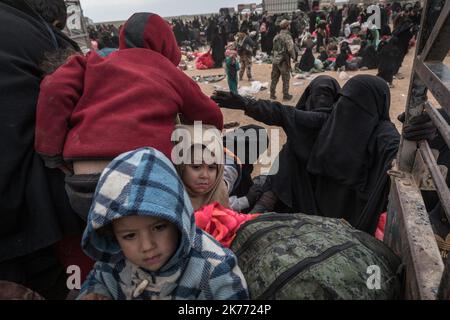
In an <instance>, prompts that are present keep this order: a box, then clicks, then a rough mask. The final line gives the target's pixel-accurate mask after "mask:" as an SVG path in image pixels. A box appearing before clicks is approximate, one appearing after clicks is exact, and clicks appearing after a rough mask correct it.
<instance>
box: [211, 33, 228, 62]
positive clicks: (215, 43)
mask: <svg viewBox="0 0 450 320" xmlns="http://www.w3.org/2000/svg"><path fill="white" fill-rule="evenodd" d="M211 49H212V56H213V60H214V67H215V68H221V67H222V64H223V61H224V60H225V43H224V42H223V37H222V34H220V32H219V28H218V27H217V26H216V27H215V28H214V31H213V38H212V42H211Z"/></svg>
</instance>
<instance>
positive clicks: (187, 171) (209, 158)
mask: <svg viewBox="0 0 450 320" xmlns="http://www.w3.org/2000/svg"><path fill="white" fill-rule="evenodd" d="M190 153H191V154H190V157H188V159H190V161H189V163H185V164H182V165H178V166H177V171H178V173H179V175H180V178H181V180H182V181H183V184H184V186H185V188H186V191H187V192H188V194H189V197H190V198H191V201H192V205H193V207H194V210H198V209H200V208H201V207H202V206H204V205H206V204H210V203H212V202H219V203H221V204H222V205H224V206H226V207H228V192H227V187H226V185H225V183H224V181H223V164H220V163H219V162H220V160H219V159H218V158H217V157H216V156H215V154H214V152H212V151H211V150H209V149H207V148H205V147H204V146H203V145H194V146H192V148H191V149H190Z"/></svg>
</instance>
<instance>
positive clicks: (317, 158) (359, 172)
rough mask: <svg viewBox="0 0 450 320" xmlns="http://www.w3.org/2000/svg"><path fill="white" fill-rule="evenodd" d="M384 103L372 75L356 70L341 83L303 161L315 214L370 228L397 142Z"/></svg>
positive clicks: (382, 202) (383, 89)
mask: <svg viewBox="0 0 450 320" xmlns="http://www.w3.org/2000/svg"><path fill="white" fill-rule="evenodd" d="M389 105H390V92H389V87H388V86H387V84H386V82H384V81H383V80H382V79H380V78H378V77H375V76H371V75H358V76H355V77H353V78H352V79H350V80H349V81H348V82H347V83H346V85H345V86H344V87H343V88H342V90H341V93H340V98H339V100H338V101H337V103H336V104H335V106H334V109H333V111H332V113H331V115H330V117H329V118H328V121H327V122H326V123H325V124H324V125H323V127H322V129H321V131H320V134H319V136H318V137H317V140H316V143H315V145H314V147H313V151H312V153H311V156H310V158H309V161H308V167H307V168H308V172H310V173H311V174H313V175H314V176H316V177H317V181H316V200H317V203H319V204H320V207H321V208H320V209H319V210H320V214H321V215H324V216H331V217H340V218H344V219H346V220H348V221H349V222H350V223H351V224H352V225H354V226H355V227H357V228H359V229H361V230H363V231H367V232H373V231H375V228H376V220H377V218H378V216H379V214H380V213H382V210H385V207H386V203H387V194H388V192H389V180H388V176H387V173H386V172H387V170H388V168H389V167H390V165H391V162H392V160H393V159H394V157H395V154H396V152H397V149H398V143H399V134H398V132H397V130H396V129H395V126H394V125H393V124H392V122H391V121H390V118H389Z"/></svg>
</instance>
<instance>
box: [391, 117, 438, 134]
mask: <svg viewBox="0 0 450 320" xmlns="http://www.w3.org/2000/svg"><path fill="white" fill-rule="evenodd" d="M398 120H399V121H400V122H402V123H404V122H405V113H404V112H403V113H402V114H400V115H399V116H398ZM435 136H436V127H435V126H434V124H433V122H432V121H431V119H430V116H429V115H428V114H427V113H426V112H423V113H422V114H421V115H419V116H417V117H414V118H411V119H410V120H409V123H408V124H406V125H405V126H404V127H403V137H404V138H405V139H407V140H411V141H420V140H432V139H434V137H435Z"/></svg>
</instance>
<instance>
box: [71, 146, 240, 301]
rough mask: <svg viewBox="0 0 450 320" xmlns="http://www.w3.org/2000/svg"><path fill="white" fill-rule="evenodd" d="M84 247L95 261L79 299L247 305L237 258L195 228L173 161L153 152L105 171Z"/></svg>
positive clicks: (125, 157)
mask: <svg viewBox="0 0 450 320" xmlns="http://www.w3.org/2000/svg"><path fill="white" fill-rule="evenodd" d="M82 246H83V249H84V251H85V252H86V254H87V255H89V256H90V257H91V258H93V259H95V260H96V261H97V262H96V264H95V266H94V269H93V270H92V271H91V273H90V274H89V276H88V278H87V280H86V281H85V282H84V283H83V286H82V288H81V291H80V295H79V297H78V299H87V300H90V299H92V300H97V299H139V300H143V299H248V298H249V296H248V291H247V284H246V282H245V279H244V277H243V275H242V272H241V270H240V269H239V267H238V265H237V261H236V257H235V256H234V254H233V253H232V252H231V251H230V250H228V249H226V248H223V247H222V246H221V245H220V244H219V243H218V242H216V241H215V240H214V239H213V238H212V237H211V236H210V235H208V234H207V233H205V232H203V231H202V230H200V229H199V228H197V227H196V226H195V220H194V215H193V208H192V205H191V201H190V199H189V196H188V194H187V193H186V191H185V189H184V187H183V184H182V182H181V180H180V178H179V177H178V175H177V172H176V170H175V168H174V167H173V165H172V163H171V162H170V161H169V160H168V159H167V158H166V157H165V156H164V155H163V154H162V153H161V152H159V151H157V150H155V149H153V148H141V149H138V150H135V151H132V152H128V153H124V154H122V155H120V156H119V157H117V158H116V159H114V160H113V161H112V162H111V163H110V164H109V165H108V166H107V167H106V168H105V170H104V171H103V173H102V175H101V178H100V181H99V184H98V186H97V189H96V192H95V197H94V202H93V204H92V206H91V209H90V212H89V216H88V225H87V227H86V230H85V232H84V235H83V240H82Z"/></svg>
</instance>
